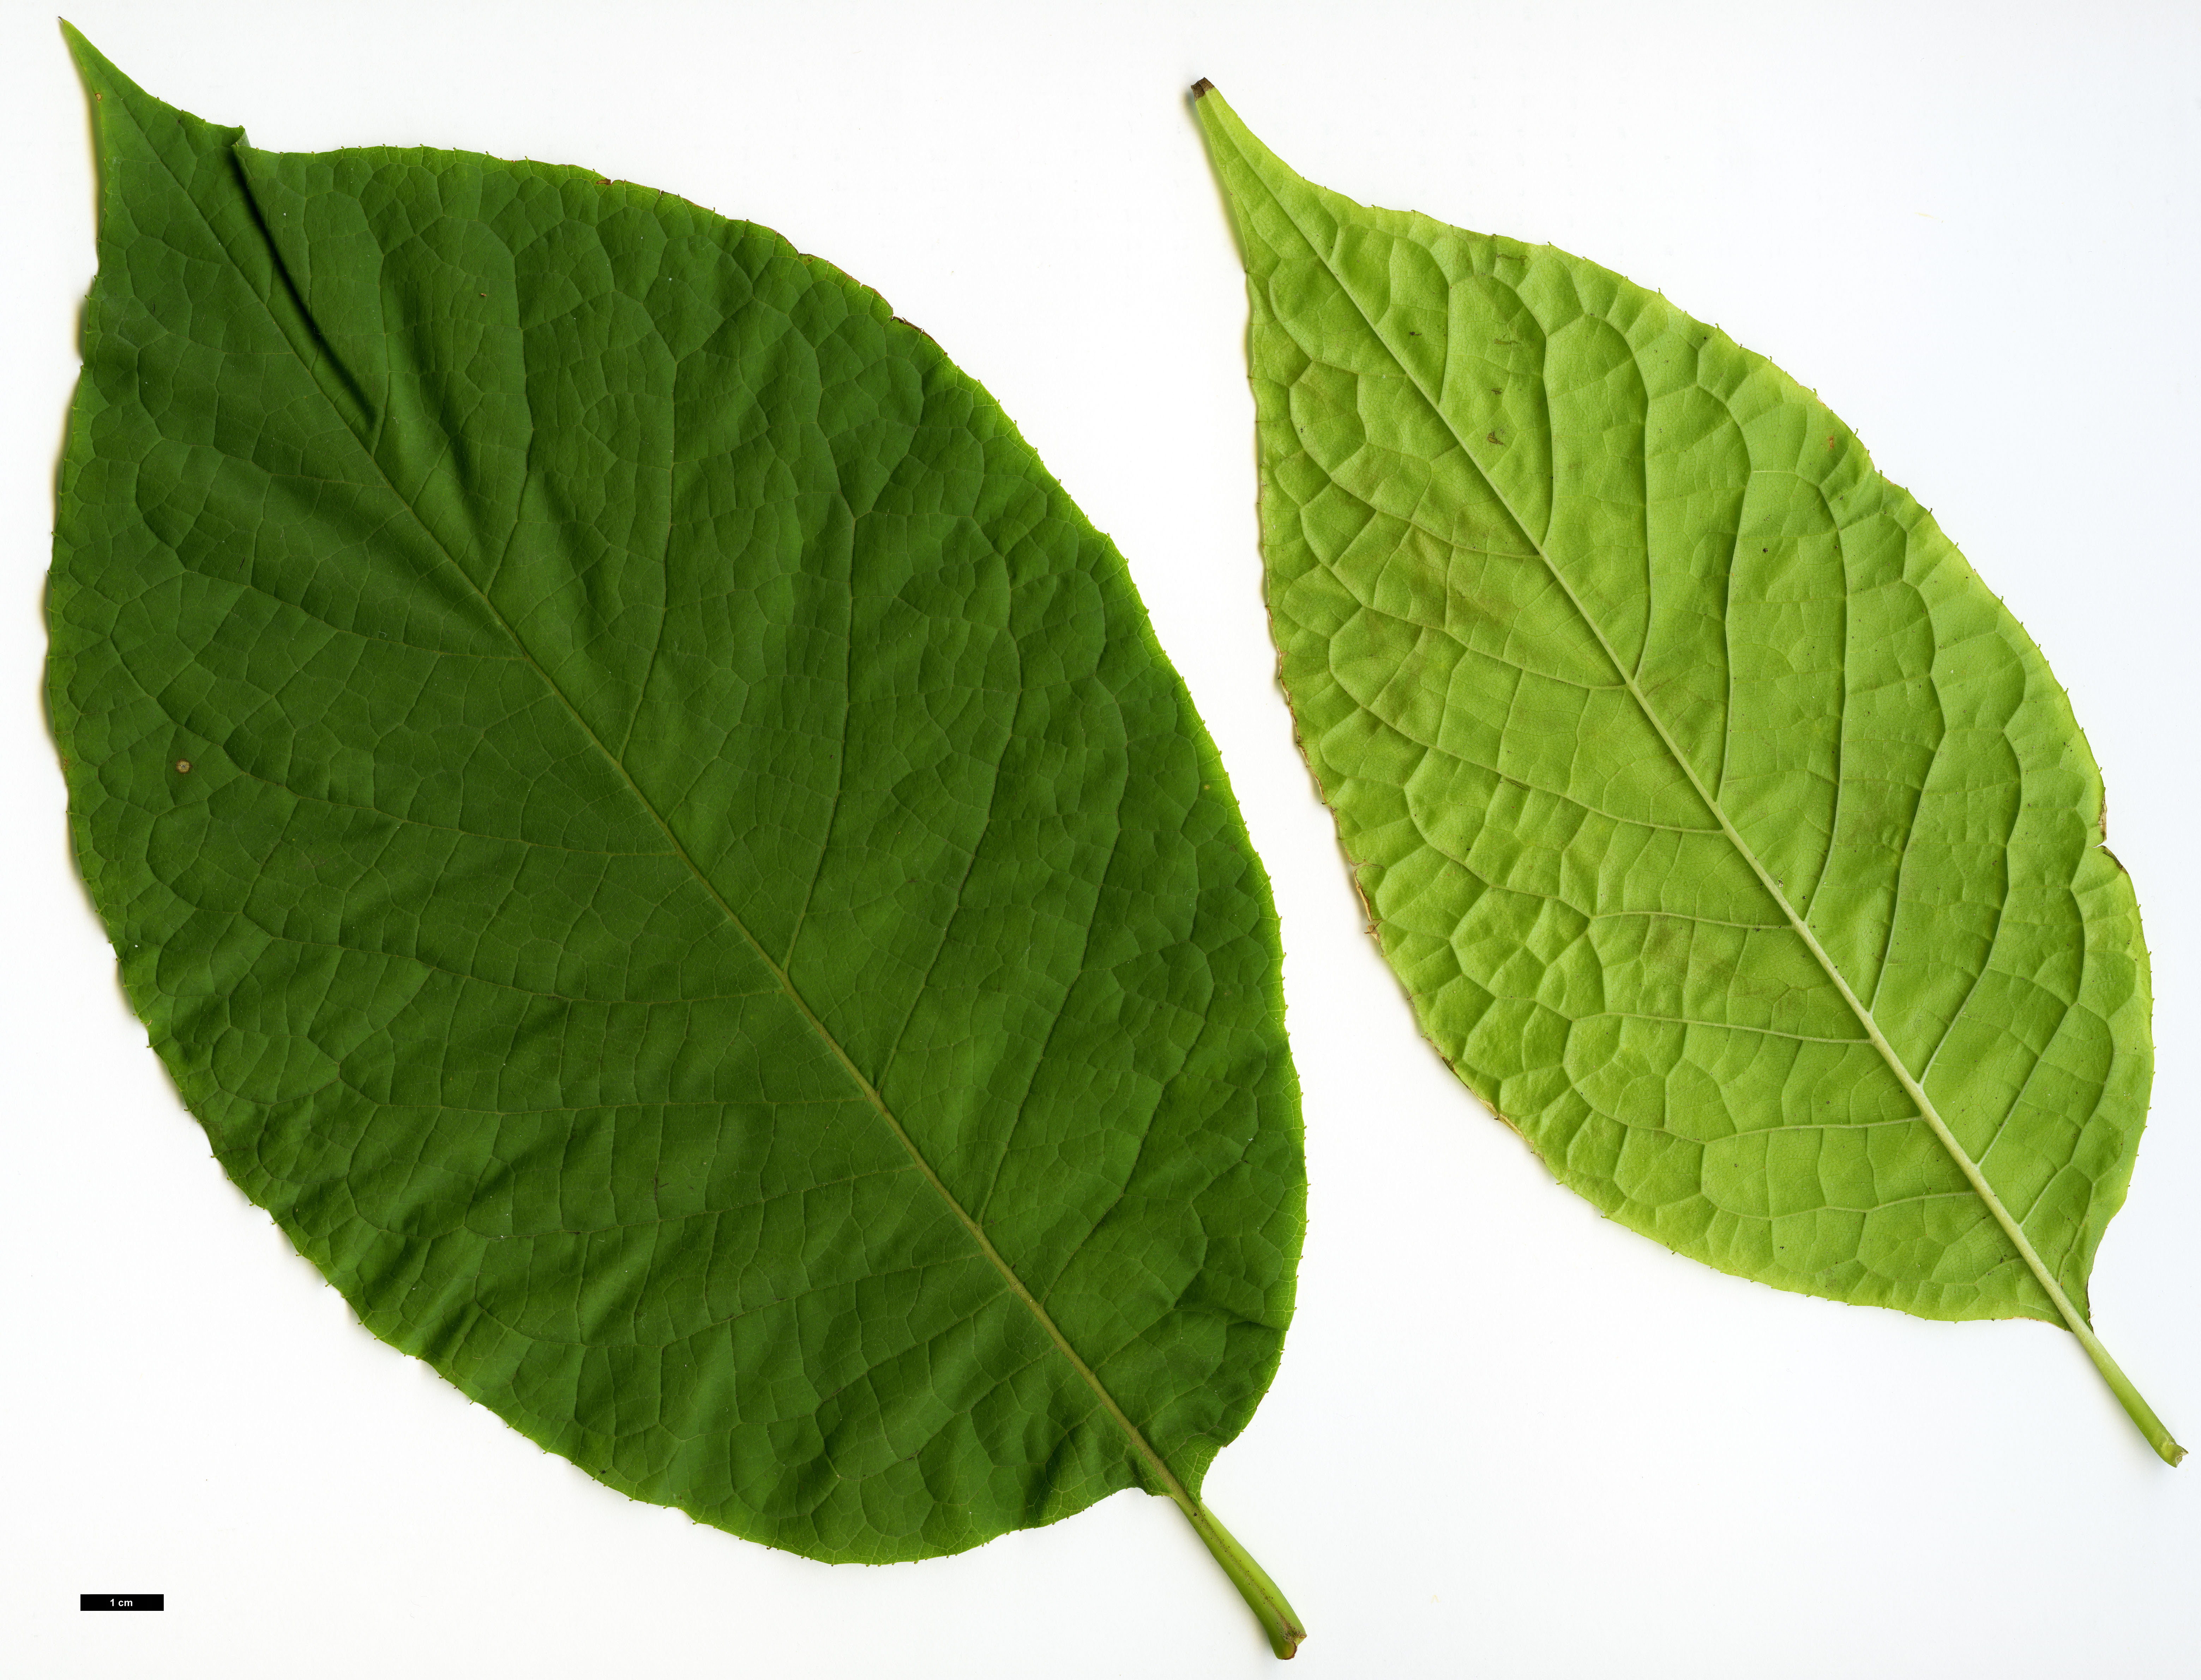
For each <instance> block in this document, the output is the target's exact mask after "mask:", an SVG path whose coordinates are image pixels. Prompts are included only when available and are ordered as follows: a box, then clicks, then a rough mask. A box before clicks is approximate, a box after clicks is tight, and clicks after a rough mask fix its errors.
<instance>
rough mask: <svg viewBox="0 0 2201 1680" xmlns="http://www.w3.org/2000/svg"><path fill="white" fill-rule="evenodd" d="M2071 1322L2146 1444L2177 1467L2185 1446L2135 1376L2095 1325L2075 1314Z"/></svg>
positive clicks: (2182, 1456) (2080, 1340)
mask: <svg viewBox="0 0 2201 1680" xmlns="http://www.w3.org/2000/svg"><path fill="white" fill-rule="evenodd" d="M2070 1324H2071V1329H2072V1330H2073V1331H2074V1332H2075V1334H2076V1335H2077V1336H2078V1338H2079V1345H2080V1346H2081V1347H2082V1348H2085V1349H2086V1350H2087V1358H2088V1359H2090V1360H2093V1362H2094V1369H2095V1370H2097V1371H2098V1372H2101V1373H2102V1379H2103V1380H2104V1382H2106V1383H2108V1384H2109V1385H2110V1393H2111V1394H2113V1395H2116V1397H2117V1404H2118V1405H2120V1406H2122V1407H2124V1408H2125V1416H2127V1417H2128V1418H2130V1419H2132V1420H2133V1422H2134V1424H2138V1425H2139V1432H2140V1433H2141V1434H2142V1435H2144V1436H2146V1437H2147V1444H2148V1445H2149V1446H2151V1447H2152V1448H2155V1455H2156V1456H2157V1458H2159V1459H2161V1460H2163V1462H2164V1463H2165V1464H2167V1465H2169V1466H2173V1467H2174V1468H2175V1467H2176V1466H2177V1464H2178V1462H2179V1460H2181V1459H2183V1458H2184V1457H2185V1456H2186V1449H2185V1448H2183V1447H2181V1446H2180V1445H2179V1444H2178V1443H2177V1442H2175V1441H2174V1440H2172V1439H2171V1436H2170V1430H2169V1429H2168V1428H2166V1427H2165V1426H2164V1424H2163V1419H2160V1418H2158V1417H2157V1416H2156V1415H2155V1408H2154V1407H2152V1406H2150V1405H2149V1404H2148V1403H2147V1401H2145V1399H2143V1398H2142V1397H2141V1395H2140V1391H2139V1389H2136V1388H2134V1386H2133V1380H2132V1378H2131V1377H2128V1376H2126V1375H2125V1373H2124V1369H2123V1367H2122V1366H2120V1365H2118V1363H2117V1362H2116V1360H2113V1359H2111V1358H2110V1350H2109V1349H2108V1348H2104V1346H2103V1345H2102V1342H2101V1338H2100V1337H2099V1336H2096V1335H2095V1334H2094V1331H2093V1328H2092V1325H2088V1324H2087V1322H2086V1320H2084V1319H2081V1318H2078V1317H2077V1316H2076V1315H2075V1314H2074V1315H2071V1317H2070Z"/></svg>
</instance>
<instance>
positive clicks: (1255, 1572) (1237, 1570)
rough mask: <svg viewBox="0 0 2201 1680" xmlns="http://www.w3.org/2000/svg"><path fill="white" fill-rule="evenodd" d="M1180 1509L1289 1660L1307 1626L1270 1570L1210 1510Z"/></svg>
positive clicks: (1192, 1505)
mask: <svg viewBox="0 0 2201 1680" xmlns="http://www.w3.org/2000/svg"><path fill="white" fill-rule="evenodd" d="M1177 1508H1178V1509H1179V1510H1181V1511H1183V1513H1184V1514H1185V1517H1186V1519H1187V1520H1188V1521H1189V1522H1190V1523H1191V1524H1192V1531H1193V1532H1194V1534H1196V1535H1198V1536H1200V1543H1201V1544H1202V1545H1204V1546H1206V1548H1207V1550H1208V1553H1209V1554H1210V1555H1211V1556H1212V1557H1213V1558H1214V1560H1215V1561H1216V1562H1218V1563H1219V1564H1221V1565H1223V1572H1224V1574H1225V1575H1227V1576H1229V1577H1230V1584H1231V1585H1232V1586H1234V1587H1235V1588H1237V1589H1238V1595H1239V1596H1240V1597H1241V1598H1242V1599H1244V1600H1245V1601H1246V1603H1247V1607H1248V1608H1250V1609H1251V1610H1252V1611H1253V1614H1254V1616H1255V1618H1257V1619H1258V1620H1259V1622H1260V1624H1261V1631H1262V1632H1264V1633H1265V1634H1267V1635H1268V1636H1269V1648H1270V1649H1271V1651H1274V1652H1275V1653H1276V1654H1277V1656H1279V1657H1281V1658H1286V1659H1288V1658H1289V1657H1290V1656H1291V1655H1292V1654H1293V1653H1294V1652H1295V1651H1297V1650H1298V1649H1299V1648H1300V1641H1301V1640H1302V1639H1305V1638H1306V1624H1304V1623H1302V1622H1301V1621H1300V1616H1299V1612H1298V1611H1296V1610H1294V1609H1293V1608H1292V1607H1291V1601H1290V1600H1288V1599H1287V1598H1286V1597H1285V1596H1284V1595H1283V1594H1282V1592H1281V1591H1279V1590H1278V1589H1277V1583H1275V1582H1274V1581H1271V1579H1270V1578H1269V1571H1267V1570H1265V1569H1264V1568H1262V1567H1261V1565H1259V1564H1258V1563H1256V1562H1254V1561H1253V1554H1252V1553H1250V1552H1248V1551H1247V1549H1246V1548H1244V1547H1243V1546H1241V1545H1240V1544H1239V1543H1238V1542H1237V1540H1236V1538H1235V1536H1233V1535H1232V1534H1231V1532H1230V1530H1229V1529H1227V1528H1225V1527H1224V1526H1223V1524H1220V1523H1218V1522H1217V1521H1216V1520H1215V1518H1214V1517H1213V1515H1212V1513H1210V1512H1209V1511H1208V1509H1207V1507H1206V1506H1204V1505H1202V1504H1200V1503H1199V1502H1198V1501H1192V1502H1190V1503H1187V1502H1186V1501H1183V1500H1180V1501H1177Z"/></svg>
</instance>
